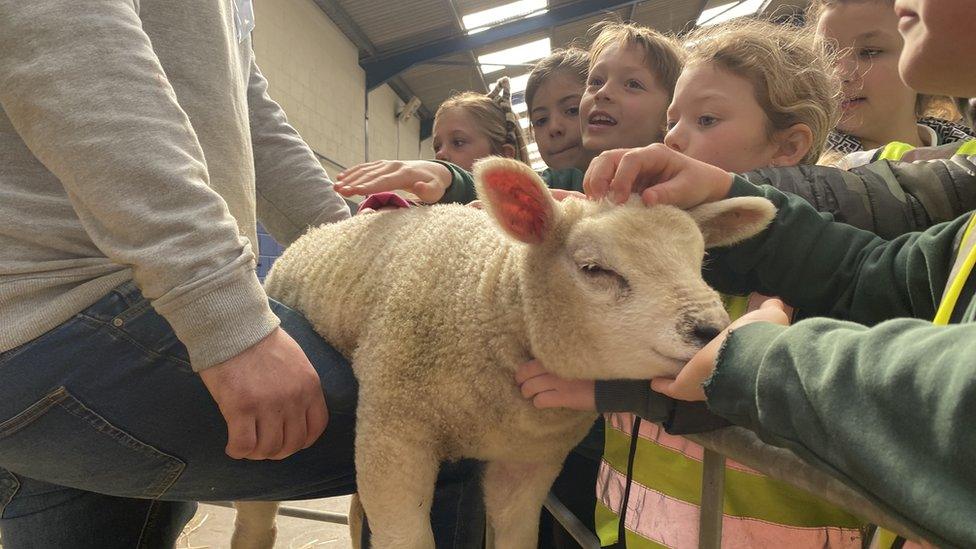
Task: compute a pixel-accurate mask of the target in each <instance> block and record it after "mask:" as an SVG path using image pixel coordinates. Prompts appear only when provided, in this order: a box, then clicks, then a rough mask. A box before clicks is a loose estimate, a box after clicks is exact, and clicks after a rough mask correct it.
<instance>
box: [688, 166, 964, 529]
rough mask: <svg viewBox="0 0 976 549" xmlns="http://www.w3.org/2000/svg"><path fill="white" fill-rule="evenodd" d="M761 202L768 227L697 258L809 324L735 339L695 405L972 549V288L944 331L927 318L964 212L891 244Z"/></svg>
mask: <svg viewBox="0 0 976 549" xmlns="http://www.w3.org/2000/svg"><path fill="white" fill-rule="evenodd" d="M730 196H764V197H766V198H768V199H770V200H772V201H773V203H774V204H776V206H777V208H778V209H779V211H778V213H777V216H776V219H775V220H774V221H773V223H772V225H771V226H770V228H769V229H767V230H766V231H765V232H763V233H762V234H761V235H759V236H758V237H756V238H754V239H751V240H749V241H747V242H746V243H744V244H742V245H739V246H736V247H734V248H727V249H721V250H713V251H712V252H711V259H710V261H709V269H708V271H707V272H706V279H707V280H708V281H709V282H710V283H711V284H712V285H713V286H715V287H716V289H718V290H720V291H725V292H732V293H742V292H747V291H759V292H762V293H765V294H768V295H778V296H781V297H783V298H784V299H785V301H786V302H787V303H789V304H791V305H793V306H795V307H799V308H802V309H804V310H806V311H808V312H809V313H812V314H816V315H824V316H832V317H839V318H846V319H849V320H850V321H851V322H848V321H840V320H831V319H826V318H812V319H809V320H804V321H801V322H798V323H797V324H795V325H793V326H791V327H788V328H787V327H781V326H776V325H772V324H768V323H757V324H752V325H749V326H746V327H743V328H740V329H738V330H736V331H735V332H734V333H733V334H732V335H731V336H730V338H729V340H728V341H727V343H726V346H725V347H724V349H723V350H722V352H721V354H720V357H719V360H718V367H717V369H716V372H715V374H714V375H713V376H712V378H711V379H710V380H709V381H708V382H707V383H706V385H705V390H706V394H707V395H708V405H709V407H710V409H711V410H712V411H713V412H715V413H717V414H719V415H721V416H723V417H725V418H727V419H729V420H731V421H733V422H734V423H737V424H739V425H743V426H746V427H749V428H751V429H753V430H755V431H757V432H758V433H759V435H760V437H761V438H763V440H765V441H767V442H769V443H771V444H775V445H778V446H785V447H787V448H790V449H792V450H794V451H795V452H797V453H798V454H799V455H801V456H802V457H804V458H805V459H806V460H808V461H810V462H812V463H814V464H816V465H818V466H820V467H822V468H824V469H826V470H828V471H830V472H832V473H833V474H835V475H836V476H838V477H839V478H840V479H841V480H843V481H844V482H845V483H847V484H848V485H850V486H851V487H854V488H855V489H857V490H859V491H861V492H862V493H864V494H865V495H866V496H867V497H869V498H871V499H872V500H873V501H875V502H876V503H877V504H878V505H879V506H880V507H882V508H884V509H886V510H887V511H888V512H889V513H890V514H892V515H893V516H897V517H899V518H901V519H902V520H904V521H906V522H908V523H910V524H911V525H913V526H915V527H916V529H917V531H919V532H920V533H922V534H923V535H925V536H926V537H928V539H930V540H931V541H933V542H935V543H937V544H939V545H947V546H961V547H976V426H974V422H976V323H973V319H974V316H976V301H974V299H973V295H974V292H976V280H974V279H973V278H970V280H969V281H968V283H967V285H966V289H965V290H964V291H963V294H962V297H961V298H960V301H959V304H958V305H957V308H956V311H955V313H954V316H953V319H952V321H953V322H954V323H955V324H953V325H950V326H948V327H939V326H934V325H933V324H932V323H931V318H932V317H933V316H934V315H935V312H936V309H937V307H938V304H939V300H940V298H941V295H942V292H943V290H944V288H945V286H946V283H947V280H948V276H949V272H950V269H951V268H952V264H953V262H954V259H955V252H956V248H957V246H958V239H959V238H960V236H961V233H962V230H963V229H964V228H965V226H966V223H967V222H968V219H969V214H966V215H963V216H962V217H960V218H958V219H956V220H955V221H951V222H947V223H942V224H939V225H936V226H934V227H932V228H931V229H929V230H927V231H925V232H923V233H909V234H905V235H903V236H901V237H898V238H895V239H894V240H891V241H885V240H882V239H881V238H879V237H877V236H875V235H874V234H872V233H870V232H867V231H862V230H859V229H856V228H854V227H851V226H849V225H845V224H841V223H835V222H832V221H830V219H829V218H830V216H827V215H824V214H820V213H818V212H817V211H816V210H815V209H814V208H813V207H811V206H810V205H809V204H808V203H807V202H805V201H804V200H802V199H800V198H797V197H795V196H790V195H786V194H784V193H782V192H780V191H778V190H776V189H774V188H772V187H769V186H762V187H758V186H755V185H752V184H750V183H748V182H747V181H746V180H744V179H742V178H739V177H737V178H736V180H735V183H734V184H733V187H732V190H731V192H730Z"/></svg>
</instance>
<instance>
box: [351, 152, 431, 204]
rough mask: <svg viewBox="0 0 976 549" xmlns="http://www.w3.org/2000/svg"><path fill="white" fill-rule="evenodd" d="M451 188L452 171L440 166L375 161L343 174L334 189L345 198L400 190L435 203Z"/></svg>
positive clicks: (401, 161)
mask: <svg viewBox="0 0 976 549" xmlns="http://www.w3.org/2000/svg"><path fill="white" fill-rule="evenodd" d="M450 185H451V172H450V170H448V169H447V168H445V167H444V166H442V165H441V164H438V163H437V162H431V161H429V160H375V161H373V162H367V163H365V164H359V165H358V166H353V167H352V168H349V169H348V170H345V171H343V172H340V173H339V175H338V176H336V182H335V186H334V188H335V190H336V192H337V193H339V194H341V195H342V196H352V195H367V194H374V193H380V192H386V191H395V190H401V191H407V192H409V193H412V194H414V195H415V196H417V198H419V199H420V200H422V201H424V202H429V203H434V202H437V201H438V200H440V199H441V198H443V197H444V192H445V191H446V190H447V188H448V187H449V186H450Z"/></svg>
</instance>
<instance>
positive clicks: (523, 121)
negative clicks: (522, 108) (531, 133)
mask: <svg viewBox="0 0 976 549" xmlns="http://www.w3.org/2000/svg"><path fill="white" fill-rule="evenodd" d="M531 123H532V120H531V119H530V118H529V117H528V116H520V117H519V126H522V129H523V130H527V129H529V124H531Z"/></svg>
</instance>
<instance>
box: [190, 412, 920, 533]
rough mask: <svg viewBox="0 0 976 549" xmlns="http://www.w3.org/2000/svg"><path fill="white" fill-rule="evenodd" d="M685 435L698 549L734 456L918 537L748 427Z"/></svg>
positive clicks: (712, 526)
mask: <svg viewBox="0 0 976 549" xmlns="http://www.w3.org/2000/svg"><path fill="white" fill-rule="evenodd" d="M685 437H686V438H688V439H689V440H691V441H692V442H695V443H697V444H700V445H701V446H702V447H704V448H705V452H704V459H703V463H702V494H701V514H700V519H699V532H698V547H699V549H719V548H720V547H721V543H722V503H723V500H724V485H725V460H726V458H729V459H733V460H735V461H737V462H739V463H741V464H743V465H745V466H746V467H750V468H752V469H755V470H756V471H759V472H760V473H762V474H764V475H766V476H768V477H771V478H774V479H777V480H781V481H783V482H786V483H788V484H791V485H793V486H796V487H797V488H800V489H802V490H806V491H807V492H810V493H811V494H813V495H815V496H817V497H820V498H821V499H823V500H825V501H827V502H829V503H831V504H833V505H836V506H838V507H840V508H842V509H846V510H847V511H849V512H851V513H853V514H856V515H857V516H859V517H861V518H863V519H864V520H867V521H870V522H871V523H873V524H876V525H879V526H881V527H883V528H886V529H888V530H891V531H893V532H896V533H898V534H900V535H902V536H904V537H906V538H909V539H921V536H919V535H918V534H917V533H916V532H914V531H913V530H912V529H911V528H910V527H909V526H908V525H907V524H905V523H904V522H903V521H901V520H899V519H897V518H895V517H892V516H891V515H890V514H888V513H886V512H885V511H884V510H882V509H881V508H880V507H878V506H877V505H876V504H875V503H874V502H872V501H871V500H869V499H868V498H866V497H864V496H863V495H861V494H859V493H858V492H856V491H855V490H854V489H852V488H850V487H848V486H847V485H845V484H844V483H842V482H841V481H839V480H837V479H836V478H835V477H833V476H832V475H830V474H829V473H827V472H825V471H823V470H821V469H818V468H817V467H814V466H813V465H810V464H809V463H807V462H805V461H803V460H802V459H800V458H799V457H798V456H797V455H796V454H795V453H793V452H792V451H790V450H787V449H785V448H779V447H776V446H771V445H769V444H766V443H764V442H763V441H762V440H760V439H759V437H758V436H757V435H756V433H754V432H752V431H750V430H748V429H744V428H742V427H726V428H724V429H719V430H716V431H711V432H708V433H701V434H697V435H685ZM208 503H210V504H211V505H219V506H222V507H233V504H232V503H230V502H226V501H217V502H208ZM545 508H546V509H548V510H549V513H550V514H552V516H553V518H554V519H555V520H556V521H557V522H559V524H561V525H562V526H563V528H565V529H566V531H567V532H568V533H569V534H570V535H572V536H573V539H575V540H576V542H577V543H578V544H579V545H580V547H582V548H583V549H600V540H599V539H597V537H596V536H595V535H594V534H593V533H592V532H590V530H589V529H588V528H587V527H586V525H584V524H583V523H582V522H581V521H580V520H579V519H578V518H577V517H576V516H575V515H574V514H573V513H572V512H571V511H570V510H569V509H567V508H566V506H565V505H563V503H562V502H560V501H559V500H558V499H557V498H556V497H555V496H554V495H553V494H552V493H550V494H549V496H548V497H546V500H545ZM278 514H279V515H282V516H287V517H297V518H304V519H309V520H316V521H320V522H329V523H334V524H349V517H348V515H345V514H342V513H329V512H325V511H313V510H310V509H300V508H298V507H288V506H280V507H279V508H278ZM486 530H487V536H488V543H487V544H486V546H487V547H489V548H491V547H492V545H493V544H492V543H491V538H492V535H491V531H490V530H491V529H490V527H488V528H486Z"/></svg>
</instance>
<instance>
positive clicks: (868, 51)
mask: <svg viewBox="0 0 976 549" xmlns="http://www.w3.org/2000/svg"><path fill="white" fill-rule="evenodd" d="M882 52H883V50H880V49H878V48H862V49H861V50H860V51H859V52H858V55H860V56H861V57H863V58H865V59H872V58H875V57H877V56H879V55H881V53H882Z"/></svg>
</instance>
